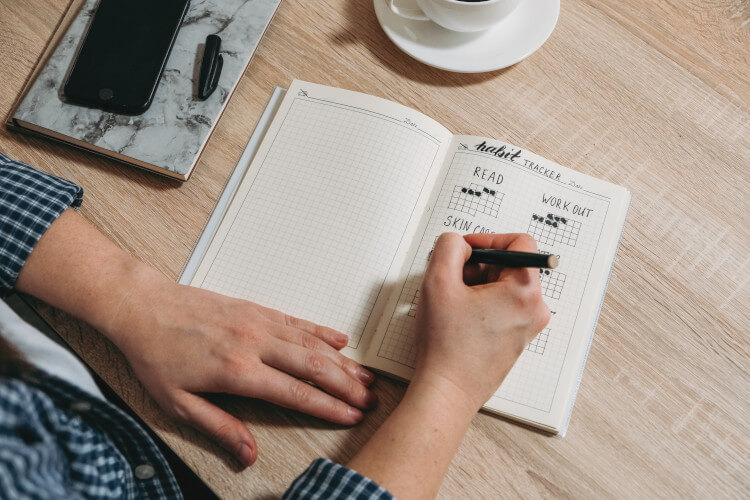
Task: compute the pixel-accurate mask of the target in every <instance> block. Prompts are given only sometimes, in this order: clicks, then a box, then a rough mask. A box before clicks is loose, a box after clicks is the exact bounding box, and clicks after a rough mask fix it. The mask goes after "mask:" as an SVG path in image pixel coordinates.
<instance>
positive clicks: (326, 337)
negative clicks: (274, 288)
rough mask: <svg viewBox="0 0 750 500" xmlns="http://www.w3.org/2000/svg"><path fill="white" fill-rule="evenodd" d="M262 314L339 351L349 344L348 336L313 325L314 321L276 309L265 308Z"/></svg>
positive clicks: (331, 329)
mask: <svg viewBox="0 0 750 500" xmlns="http://www.w3.org/2000/svg"><path fill="white" fill-rule="evenodd" d="M262 312H263V314H264V315H265V316H266V317H267V318H269V319H271V320H273V321H274V322H276V323H281V324H282V325H286V326H291V327H293V328H297V329H299V330H302V331H303V332H305V333H309V334H310V335H313V336H315V337H317V338H319V339H320V340H322V341H323V342H325V343H326V344H328V345H330V346H331V347H333V348H335V349H337V350H338V349H343V348H344V347H346V345H347V344H348V343H349V337H348V336H347V335H345V334H343V333H341V332H339V331H337V330H334V329H333V328H328V327H327V326H321V325H318V324H315V323H313V322H312V321H307V320H304V319H302V318H296V317H294V316H289V315H288V314H284V313H282V312H280V311H277V310H275V309H269V308H266V307H264V308H263V309H262Z"/></svg>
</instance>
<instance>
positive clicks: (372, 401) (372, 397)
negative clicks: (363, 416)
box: [365, 391, 378, 410]
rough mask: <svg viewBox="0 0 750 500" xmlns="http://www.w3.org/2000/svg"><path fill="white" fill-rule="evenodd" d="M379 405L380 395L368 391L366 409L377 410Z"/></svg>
mask: <svg viewBox="0 0 750 500" xmlns="http://www.w3.org/2000/svg"><path fill="white" fill-rule="evenodd" d="M377 404H378V395H377V394H375V393H374V392H372V391H367V396H365V408H367V409H368V410H370V409H372V408H375V406H376V405H377Z"/></svg>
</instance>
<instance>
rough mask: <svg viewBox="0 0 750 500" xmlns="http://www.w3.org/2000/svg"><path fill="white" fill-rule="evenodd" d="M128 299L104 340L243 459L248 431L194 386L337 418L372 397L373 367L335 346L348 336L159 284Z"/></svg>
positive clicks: (162, 397) (178, 410) (251, 449)
mask: <svg viewBox="0 0 750 500" xmlns="http://www.w3.org/2000/svg"><path fill="white" fill-rule="evenodd" d="M132 299H133V301H132V302H131V301H130V300H128V301H126V303H125V304H123V306H122V307H120V308H119V312H118V314H117V315H116V317H115V318H113V322H112V324H111V325H110V328H108V330H109V337H110V338H111V339H112V340H113V341H114V342H115V343H116V344H117V345H118V347H119V348H120V349H121V350H122V351H123V353H124V354H125V356H126V357H127V358H128V361H129V362H130V364H131V365H132V367H133V369H134V371H135V373H136V375H137V376H138V378H139V379H140V380H141V381H142V382H143V384H144V386H145V387H146V389H147V390H148V391H149V393H150V394H151V395H152V396H153V397H154V399H156V401H157V402H158V403H159V404H160V406H161V407H162V408H164V409H165V410H166V411H167V412H169V413H170V414H172V415H173V416H175V417H176V418H178V419H179V420H182V421H184V422H187V423H189V424H192V425H193V426H195V427H196V428H198V429H199V430H201V431H202V432H204V433H206V434H208V435H209V436H211V437H212V438H213V439H215V440H216V441H218V443H219V444H221V445H222V446H223V447H224V448H225V449H226V450H227V451H229V452H230V453H232V454H233V455H234V456H235V457H237V459H238V460H239V461H240V462H241V463H242V464H243V465H250V464H251V463H252V462H254V461H255V459H256V458H257V445H256V443H255V440H254V438H253V435H252V434H251V432H250V431H249V430H248V428H247V427H246V426H245V425H244V424H243V423H242V422H240V421H239V420H238V419H236V418H234V417H233V416H231V415H229V414H228V413H226V412H224V411H223V410H221V409H220V408H218V407H217V406H215V405H213V404H212V403H210V402H209V401H208V400H206V399H205V398H203V397H202V396H201V393H230V394H236V395H241V396H247V397H252V398H260V399H264V400H266V401H270V402H272V403H275V404H278V405H281V406H284V407H286V408H292V409H295V410H299V411H302V412H305V413H309V414H311V415H314V416H317V417H320V418H323V419H326V420H330V421H332V422H336V423H340V424H345V425H351V424H355V423H357V422H359V421H360V420H361V419H362V412H361V411H360V409H368V408H370V407H372V406H373V405H374V404H375V401H376V397H375V394H374V393H373V392H371V391H370V390H368V389H367V385H369V384H370V383H371V382H372V381H373V380H374V376H373V375H372V373H370V372H368V371H367V370H365V369H364V368H362V367H361V366H360V365H359V364H358V363H355V362H354V361H352V360H350V359H348V358H346V357H345V356H343V355H342V354H341V353H339V352H338V350H339V349H341V348H343V347H344V346H345V345H346V343H347V337H346V335H344V334H342V333H339V332H337V331H335V330H332V329H330V328H325V327H321V326H318V325H315V324H313V323H310V322H308V321H303V320H301V319H297V318H293V317H291V316H287V315H285V314H282V313H281V312H279V311H275V310H272V309H268V308H265V307H261V306H259V305H257V304H254V303H251V302H247V301H244V300H238V299H232V298H229V297H225V296H223V295H219V294H216V293H212V292H209V291H206V290H201V289H198V288H192V287H187V286H181V285H176V284H174V283H171V282H166V281H163V282H161V281H160V284H159V286H155V287H141V288H140V289H139V290H138V291H137V292H136V293H135V294H134V295H133V296H132ZM300 379H304V380H309V381H311V382H313V383H315V384H316V385H317V387H315V386H313V385H310V384H308V383H305V382H303V381H302V380H300Z"/></svg>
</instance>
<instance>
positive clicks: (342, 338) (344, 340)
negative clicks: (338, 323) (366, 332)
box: [335, 332, 349, 344]
mask: <svg viewBox="0 0 750 500" xmlns="http://www.w3.org/2000/svg"><path fill="white" fill-rule="evenodd" d="M335 339H336V342H338V343H339V344H348V343H349V336H348V335H344V334H343V333H339V332H336V336H335Z"/></svg>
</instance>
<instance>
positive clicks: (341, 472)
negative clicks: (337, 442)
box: [283, 458, 393, 500]
mask: <svg viewBox="0 0 750 500" xmlns="http://www.w3.org/2000/svg"><path fill="white" fill-rule="evenodd" d="M283 498H284V500H297V499H305V500H316V499H334V500H336V499H354V500H365V499H377V500H392V499H393V495H391V494H390V493H388V492H387V491H386V490H384V489H383V488H381V487H380V486H378V484H377V483H376V482H375V481H373V480H372V479H368V478H366V477H365V476H363V475H361V474H359V473H357V472H355V471H353V470H351V469H347V468H346V467H344V466H342V465H339V464H336V463H333V462H331V461H330V460H328V459H325V458H318V459H317V460H315V461H314V462H313V463H311V464H310V466H309V467H308V468H307V470H305V472H303V473H302V474H300V475H299V476H298V477H297V479H295V480H294V482H293V483H292V485H291V486H290V487H289V489H288V490H286V493H284V497H283Z"/></svg>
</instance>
